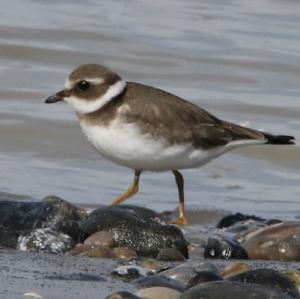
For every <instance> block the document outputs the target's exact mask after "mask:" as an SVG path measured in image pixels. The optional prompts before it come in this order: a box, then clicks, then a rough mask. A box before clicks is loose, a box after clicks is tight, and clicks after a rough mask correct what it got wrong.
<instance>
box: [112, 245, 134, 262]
mask: <svg viewBox="0 0 300 299" xmlns="http://www.w3.org/2000/svg"><path fill="white" fill-rule="evenodd" d="M113 253H114V256H115V258H116V259H119V260H128V261H131V260H133V259H136V258H137V254H136V252H135V250H133V249H131V248H121V247H116V248H114V249H113Z"/></svg>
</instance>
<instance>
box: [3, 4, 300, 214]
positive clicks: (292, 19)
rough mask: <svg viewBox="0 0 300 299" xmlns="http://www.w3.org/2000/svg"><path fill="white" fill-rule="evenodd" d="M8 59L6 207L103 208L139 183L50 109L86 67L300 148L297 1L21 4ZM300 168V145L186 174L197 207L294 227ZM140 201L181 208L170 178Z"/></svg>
mask: <svg viewBox="0 0 300 299" xmlns="http://www.w3.org/2000/svg"><path fill="white" fill-rule="evenodd" d="M248 2H249V3H248ZM0 59H1V64H0V76H1V80H0V138H1V142H0V165H1V170H0V192H2V195H1V197H5V196H3V194H4V193H15V194H20V195H26V196H29V197H34V198H42V197H44V196H46V195H48V194H55V195H58V196H61V197H63V198H65V199H67V200H70V201H73V202H75V203H84V204H89V205H90V204H91V205H95V206H96V205H98V204H108V203H109V202H111V201H112V199H113V198H114V197H116V196H117V195H119V194H120V193H121V192H122V191H123V190H125V189H126V188H127V187H128V185H129V184H130V183H131V180H132V173H131V170H128V169H125V168H122V167H120V166H118V165H114V164H112V163H110V162H108V161H106V160H103V159H102V158H101V157H100V156H99V155H98V154H97V153H96V152H95V151H94V150H93V149H92V148H91V146H90V145H89V144H88V143H87V142H86V141H85V138H84V136H82V135H81V132H80V128H79V126H78V123H77V122H76V118H75V116H74V112H73V111H72V109H71V108H70V107H68V106H67V105H65V104H57V105H45V104H44V103H43V100H44V99H45V98H46V97H47V96H49V95H51V94H53V93H54V92H56V91H58V90H60V89H61V88H62V86H63V82H64V80H65V78H66V76H67V75H68V73H69V72H70V71H71V70H72V69H73V68H74V67H76V66H77V65H78V64H82V63H89V62H96V63H100V64H104V65H106V66H109V67H110V68H113V69H114V70H116V71H117V72H118V73H120V74H121V75H122V76H123V78H126V79H127V80H133V81H138V82H141V83H146V84H150V85H154V86H157V87H160V88H163V89H166V90H168V91H170V92H173V93H176V94H177V95H179V96H182V97H184V98H186V99H189V100H191V101H193V102H195V103H197V104H199V105H201V106H202V107H203V108H205V109H208V110H209V111H211V112H213V113H214V114H216V115H217V116H219V117H221V118H224V119H227V120H231V121H234V122H237V123H241V124H247V125H249V126H252V127H254V128H259V129H264V130H266V131H270V132H275V133H278V134H290V135H294V136H296V138H298V140H299V139H300V138H299V137H300V133H299V129H300V120H299V119H300V117H299V116H300V101H299V98H300V88H299V78H300V2H298V1H292V0H290V1H289V0H287V1H277V0H253V1H234V0H232V1H230V0H223V1H220V0H219V1H197V0H188V1H179V0H175V1H171V0H166V1H160V2H158V1H149V0H139V1H138V0H126V1H121V0H116V1H108V0H107V1H96V0H89V1H84V2H82V1H64V2H63V3H61V2H60V1H48V2H39V1H35V0H28V1H24V0H11V1H6V2H4V3H2V5H1V10H0ZM299 157H300V148H299V146H294V147H293V146H281V147H276V148H274V147H271V146H265V147H259V146H258V147H251V148H250V147H249V148H247V149H243V150H236V151H234V152H232V153H229V154H226V155H224V156H222V157H220V158H218V159H216V160H215V161H213V162H212V163H210V164H208V165H206V166H204V167H203V168H201V169H196V170H188V171H184V172H183V173H184V174H185V179H186V183H185V188H186V200H187V203H188V206H189V207H191V208H203V207H204V208H209V209H212V210H214V209H216V208H217V209H225V210H231V211H242V212H245V213H255V214H257V215H261V216H266V217H281V218H293V217H294V216H295V215H298V214H299V208H300V198H299V193H300V184H299V182H300V172H299V169H300V159H299ZM140 190H141V192H140V193H139V194H138V195H137V196H136V197H135V199H132V200H131V203H135V204H141V205H144V206H147V207H150V208H154V209H156V210H164V209H173V208H175V207H176V206H177V191H176V188H175V182H174V179H173V176H172V174H171V173H160V174H154V173H145V174H144V175H142V181H141V188H140Z"/></svg>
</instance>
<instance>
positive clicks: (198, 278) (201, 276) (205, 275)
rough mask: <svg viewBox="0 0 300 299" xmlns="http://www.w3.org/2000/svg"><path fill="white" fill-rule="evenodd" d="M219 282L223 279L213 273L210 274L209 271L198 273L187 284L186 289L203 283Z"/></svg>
mask: <svg viewBox="0 0 300 299" xmlns="http://www.w3.org/2000/svg"><path fill="white" fill-rule="evenodd" d="M219 280H223V278H222V277H221V276H220V275H218V274H216V273H214V272H210V271H201V272H198V273H197V274H196V275H195V276H194V277H193V278H192V279H191V280H190V281H189V283H188V285H187V288H188V289H189V288H191V287H194V286H196V285H198V284H199V283H204V282H209V281H219Z"/></svg>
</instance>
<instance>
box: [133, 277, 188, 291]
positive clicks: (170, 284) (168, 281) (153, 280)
mask: <svg viewBox="0 0 300 299" xmlns="http://www.w3.org/2000/svg"><path fill="white" fill-rule="evenodd" d="M134 285H135V286H136V288H137V289H146V288H151V287H167V288H170V289H174V290H177V291H179V292H183V291H184V290H185V288H186V286H185V284H183V283H182V282H180V281H177V280H175V279H172V278H169V277H165V276H161V275H150V276H147V277H142V278H139V279H137V280H135V281H134Z"/></svg>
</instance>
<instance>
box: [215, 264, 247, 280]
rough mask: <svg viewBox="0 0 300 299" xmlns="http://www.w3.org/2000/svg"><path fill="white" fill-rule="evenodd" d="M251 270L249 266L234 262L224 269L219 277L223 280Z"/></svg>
mask: <svg viewBox="0 0 300 299" xmlns="http://www.w3.org/2000/svg"><path fill="white" fill-rule="evenodd" d="M249 270H251V266H250V265H248V264H246V263H240V262H236V263H232V264H230V265H228V266H227V267H225V269H224V270H223V272H222V273H220V275H221V276H222V277H223V278H228V277H231V276H234V275H237V274H239V273H242V272H246V271H249Z"/></svg>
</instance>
